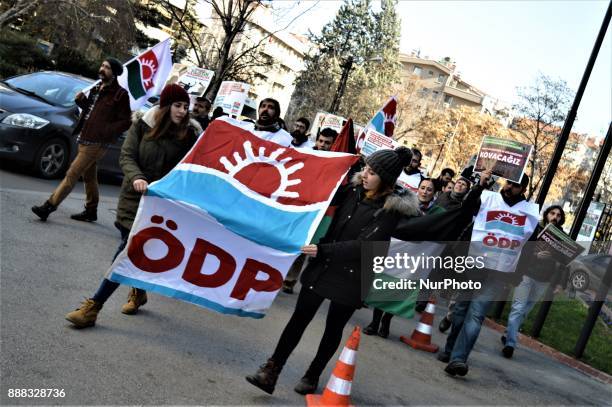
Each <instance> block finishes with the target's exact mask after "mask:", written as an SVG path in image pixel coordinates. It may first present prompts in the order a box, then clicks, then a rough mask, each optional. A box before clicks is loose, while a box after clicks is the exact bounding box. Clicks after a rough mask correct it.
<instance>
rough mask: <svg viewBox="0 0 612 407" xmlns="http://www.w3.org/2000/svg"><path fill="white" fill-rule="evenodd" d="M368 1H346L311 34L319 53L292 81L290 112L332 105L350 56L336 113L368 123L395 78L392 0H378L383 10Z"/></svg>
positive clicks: (397, 24) (396, 23)
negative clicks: (348, 72)
mask: <svg viewBox="0 0 612 407" xmlns="http://www.w3.org/2000/svg"><path fill="white" fill-rule="evenodd" d="M371 4H372V2H371V0H345V2H344V4H343V5H342V6H341V7H340V9H339V10H338V13H337V14H336V17H335V18H334V20H333V21H332V22H330V23H328V24H326V25H325V26H324V27H323V29H322V31H321V34H320V35H311V37H310V39H311V41H312V42H313V43H314V44H315V45H316V46H317V49H318V52H317V53H316V54H315V55H313V56H311V57H308V58H307V60H306V69H305V70H304V71H303V72H302V73H301V74H300V76H299V77H298V79H297V80H296V89H295V91H294V94H293V97H292V100H291V104H290V106H289V112H288V117H298V116H306V117H314V115H315V114H316V112H317V111H327V110H328V109H329V108H330V105H331V104H332V101H333V98H334V95H335V91H336V89H337V87H338V83H339V81H340V76H341V74H342V68H341V65H342V64H344V63H345V62H346V60H347V59H348V58H352V59H353V61H354V63H353V67H352V69H351V71H350V75H349V80H348V82H347V86H346V90H345V92H344V95H343V97H342V99H341V103H340V107H339V109H338V111H337V113H338V114H340V115H343V116H345V117H348V116H351V117H353V118H354V119H355V120H356V121H358V122H366V121H367V120H369V119H370V117H371V116H372V114H373V113H374V112H375V111H376V110H377V109H378V108H379V107H380V105H381V104H382V102H383V101H384V100H385V99H386V98H388V97H389V96H391V95H390V94H387V93H388V89H389V87H390V85H392V84H393V83H395V82H397V81H398V80H399V71H400V65H399V60H398V56H399V34H400V33H399V30H400V22H399V18H398V17H397V14H396V13H395V5H396V0H382V2H381V11H380V12H378V13H376V12H373V11H372V9H371Z"/></svg>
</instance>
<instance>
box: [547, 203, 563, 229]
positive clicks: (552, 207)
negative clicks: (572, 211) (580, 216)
mask: <svg viewBox="0 0 612 407" xmlns="http://www.w3.org/2000/svg"><path fill="white" fill-rule="evenodd" d="M553 209H558V210H559V212H561V220H560V221H559V226H563V224H564V223H565V211H564V210H563V208H562V207H560V206H559V205H551V206H549V207H548V208H546V210H545V211H544V215H543V216H542V218H543V219H544V224H545V225H546V224H547V223H548V214H549V213H550V211H552V210H553Z"/></svg>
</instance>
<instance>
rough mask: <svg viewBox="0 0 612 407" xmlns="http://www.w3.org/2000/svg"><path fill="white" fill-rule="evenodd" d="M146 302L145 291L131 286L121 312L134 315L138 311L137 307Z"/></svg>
mask: <svg viewBox="0 0 612 407" xmlns="http://www.w3.org/2000/svg"><path fill="white" fill-rule="evenodd" d="M146 303H147V292H146V291H144V290H139V289H137V288H131V289H130V293H129V294H128V302H127V303H126V304H123V307H121V312H122V313H124V314H126V315H134V314H135V313H137V312H138V308H140V307H142V306H143V305H145V304H146Z"/></svg>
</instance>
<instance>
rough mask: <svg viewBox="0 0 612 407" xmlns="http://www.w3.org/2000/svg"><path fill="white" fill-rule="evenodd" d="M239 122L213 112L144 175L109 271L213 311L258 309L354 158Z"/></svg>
mask: <svg viewBox="0 0 612 407" xmlns="http://www.w3.org/2000/svg"><path fill="white" fill-rule="evenodd" d="M248 125H249V123H242V122H239V121H236V120H234V119H231V118H227V117H221V118H218V119H217V120H214V121H213V122H212V123H211V124H210V126H209V127H208V129H207V130H206V133H204V135H203V136H202V137H200V138H199V139H198V141H197V143H196V144H195V146H194V147H193V148H192V150H191V151H190V152H189V153H188V154H187V156H186V157H185V158H184V159H183V160H182V161H181V162H180V163H179V164H178V165H177V166H176V167H175V168H174V169H173V170H172V171H170V173H168V175H166V176H165V177H164V178H162V179H161V180H159V181H157V182H154V183H152V184H151V185H149V188H148V189H147V192H146V194H145V195H144V196H143V197H142V198H141V200H140V206H139V209H138V213H137V215H136V219H135V221H134V225H133V227H132V230H131V232H130V236H129V239H128V244H127V247H126V249H125V250H124V251H123V252H122V253H120V254H119V256H118V257H117V259H116V260H115V262H114V263H113V265H112V266H111V269H110V271H109V278H110V279H111V280H112V281H116V282H119V283H122V284H126V285H130V286H132V287H138V288H142V289H145V290H147V291H154V292H157V293H160V294H163V295H166V296H169V297H173V298H177V299H181V300H183V301H187V302H191V303H194V304H197V305H200V306H203V307H207V308H210V309H213V310H216V311H218V312H222V313H227V314H233V315H239V316H248V317H253V318H261V317H263V316H264V314H265V311H266V309H267V308H268V307H269V306H270V305H271V303H272V301H273V300H274V297H275V296H276V294H277V292H278V290H279V289H280V288H281V285H282V282H283V279H284V276H285V275H286V273H287V271H288V270H289V267H290V266H291V264H292V263H293V261H294V260H295V258H296V257H297V256H298V254H299V253H300V248H301V247H302V246H303V245H306V244H308V243H309V242H310V241H311V239H312V238H313V236H314V234H315V231H316V229H317V226H318V224H319V222H320V221H321V219H322V218H323V216H324V215H325V212H326V210H327V207H328V206H329V203H330V201H331V198H332V196H333V194H334V192H335V191H336V189H337V188H338V186H339V185H340V183H341V181H342V179H343V178H344V177H345V175H346V173H347V172H348V170H349V168H350V167H351V165H353V164H354V163H355V161H356V160H357V158H356V157H355V156H354V155H350V154H344V153H334V152H319V151H315V150H307V151H301V150H300V151H298V150H296V149H292V148H287V147H282V146H280V145H278V144H277V143H274V142H272V141H268V140H264V139H262V138H260V137H258V136H257V135H256V134H255V133H254V132H252V131H250V130H249V129H250V127H249V126H248ZM313 185H316V188H313Z"/></svg>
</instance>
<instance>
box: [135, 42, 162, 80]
mask: <svg viewBox="0 0 612 407" xmlns="http://www.w3.org/2000/svg"><path fill="white" fill-rule="evenodd" d="M138 60H139V61H140V69H141V72H142V85H143V86H144V88H145V90H149V89H151V88H152V87H153V85H154V83H153V77H154V76H155V73H156V72H157V68H158V66H159V62H158V61H157V56H156V55H155V53H154V52H153V51H151V50H149V51H147V52H146V53H144V54H142V55H141V56H140V57H138Z"/></svg>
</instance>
